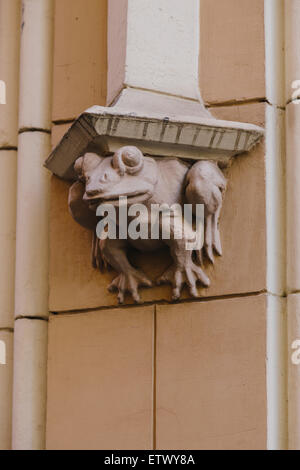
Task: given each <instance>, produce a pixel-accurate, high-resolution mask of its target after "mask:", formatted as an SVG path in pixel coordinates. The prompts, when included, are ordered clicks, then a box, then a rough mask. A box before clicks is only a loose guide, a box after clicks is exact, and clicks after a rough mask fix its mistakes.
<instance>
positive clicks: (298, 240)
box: [285, 0, 300, 450]
mask: <svg viewBox="0 0 300 470" xmlns="http://www.w3.org/2000/svg"><path fill="white" fill-rule="evenodd" d="M285 9H286V11H285V24H286V27H285V32H286V103H287V106H286V110H287V119H286V134H287V247H288V249H287V287H288V351H289V353H288V355H289V357H288V412H289V413H288V416H289V429H288V435H289V449H290V450H300V205H299V187H300V50H299V42H300V30H299V25H300V3H299V1H298V0H286V1H285Z"/></svg>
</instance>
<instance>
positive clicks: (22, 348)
mask: <svg viewBox="0 0 300 470" xmlns="http://www.w3.org/2000/svg"><path fill="white" fill-rule="evenodd" d="M53 10H54V1H53V0H23V1H22V24H21V49H20V98H19V108H20V110H19V141H18V183H17V228H16V233H17V236H16V274H15V334H14V380H13V431H12V436H13V438H12V443H13V444H12V445H13V449H18V450H19V449H25V450H31V449H33V450H38V449H43V448H44V446H45V418H46V366H47V329H48V328H47V326H48V324H47V321H48V233H49V230H48V214H49V174H48V172H47V170H45V169H44V168H43V163H44V160H45V158H46V157H47V155H48V154H49V151H50V131H51V101H52V60H53Z"/></svg>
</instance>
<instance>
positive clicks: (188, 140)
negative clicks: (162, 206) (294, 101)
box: [45, 89, 264, 179]
mask: <svg viewBox="0 0 300 470" xmlns="http://www.w3.org/2000/svg"><path fill="white" fill-rule="evenodd" d="M263 134H264V130H263V129H262V128H261V127H258V126H255V125H253V124H246V123H240V122H231V121H222V120H220V119H214V118H213V117H212V115H211V114H210V113H209V111H208V110H207V109H205V107H204V106H203V104H202V103H199V102H194V101H192V100H184V99H179V98H174V97H168V96H163V95H159V94H156V93H152V92H146V91H143V92H141V91H138V90H133V89H126V90H124V91H123V92H122V94H121V96H120V98H119V100H118V102H117V104H116V105H115V106H112V107H107V108H105V107H101V106H93V107H92V108H89V109H88V110H86V111H85V112H84V113H83V114H81V116H79V118H78V119H77V120H76V121H75V122H74V124H73V125H72V126H71V128H70V129H69V131H68V132H67V133H66V135H65V136H64V137H63V138H62V140H61V142H60V143H59V144H58V145H57V147H56V148H55V149H54V150H53V152H52V153H51V155H50V156H49V158H48V159H47V161H46V164H45V165H46V167H47V168H48V169H49V170H50V171H52V173H54V174H56V175H57V176H59V177H61V178H64V179H73V178H74V172H73V164H74V162H75V160H76V159H77V158H78V157H79V156H80V155H82V154H83V153H84V152H85V151H87V150H94V149H96V150H97V149H98V151H100V152H101V153H102V154H106V155H109V154H111V153H114V152H115V151H116V150H117V149H118V148H119V147H121V146H124V145H136V146H138V147H139V148H140V150H141V151H142V152H143V153H146V154H149V155H152V156H160V157H161V156H172V157H179V158H185V159H191V160H199V159H210V160H215V161H219V162H226V161H228V160H229V159H230V158H231V157H233V156H236V155H239V154H241V153H243V152H248V151H249V150H251V148H252V147H253V146H254V145H256V144H257V143H258V142H259V140H260V139H261V138H262V136H263Z"/></svg>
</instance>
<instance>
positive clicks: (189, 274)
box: [157, 236, 210, 300]
mask: <svg viewBox="0 0 300 470" xmlns="http://www.w3.org/2000/svg"><path fill="white" fill-rule="evenodd" d="M188 242H189V240H188V239H187V238H185V237H184V236H183V237H182V238H181V239H179V240H177V239H175V238H174V236H171V239H170V240H165V243H166V244H167V245H169V247H170V252H171V255H172V258H173V264H172V265H171V266H170V267H169V268H168V269H167V270H166V271H165V272H164V274H163V275H162V276H161V277H160V278H159V279H158V281H157V282H158V284H164V283H171V284H172V286H173V294H172V299H173V300H178V299H179V298H180V294H181V291H182V288H183V286H184V284H187V286H188V288H189V291H190V294H191V295H192V296H193V297H198V291H197V282H198V281H199V282H200V283H201V284H202V285H203V286H205V287H209V285H210V280H209V278H208V277H207V276H206V274H205V272H204V271H203V269H202V268H201V267H200V266H197V265H196V264H195V263H194V262H193V258H192V253H193V251H192V250H188V249H187V244H188Z"/></svg>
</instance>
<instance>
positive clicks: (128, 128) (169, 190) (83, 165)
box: [45, 89, 264, 302]
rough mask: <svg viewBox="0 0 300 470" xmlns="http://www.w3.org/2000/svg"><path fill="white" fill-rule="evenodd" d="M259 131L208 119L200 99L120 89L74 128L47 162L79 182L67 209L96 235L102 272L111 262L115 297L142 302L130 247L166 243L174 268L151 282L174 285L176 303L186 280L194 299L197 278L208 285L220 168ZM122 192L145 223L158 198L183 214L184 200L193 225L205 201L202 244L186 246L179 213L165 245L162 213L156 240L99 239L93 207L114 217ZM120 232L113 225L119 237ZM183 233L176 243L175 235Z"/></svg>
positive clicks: (96, 262) (216, 237) (215, 248)
mask: <svg viewBox="0 0 300 470" xmlns="http://www.w3.org/2000/svg"><path fill="white" fill-rule="evenodd" d="M161 110H163V112H162V111H161ZM263 132H264V131H263V129H262V128H260V127H258V126H254V125H251V124H244V123H238V122H230V121H221V120H217V119H214V118H213V117H212V116H211V114H210V113H209V111H208V110H207V109H206V108H205V107H204V105H203V104H202V103H201V102H195V101H192V100H183V99H178V98H174V97H169V96H162V95H159V94H156V93H151V92H145V91H138V90H132V89H129V90H128V89H127V90H124V91H123V92H122V94H121V96H120V98H119V100H118V103H117V104H116V105H115V106H113V107H110V108H104V107H100V106H93V107H92V108H90V109H88V110H87V111H85V112H84V113H83V114H82V115H81V116H80V117H79V118H78V119H77V120H76V121H75V122H74V124H73V125H72V126H71V128H70V130H69V131H68V132H67V133H66V134H65V136H64V137H63V138H62V140H61V142H60V143H59V144H58V146H57V147H56V148H55V149H54V151H53V152H52V154H51V155H50V156H49V158H48V159H47V161H46V164H45V165H46V167H47V168H48V169H49V170H51V171H52V172H53V173H54V174H56V175H57V176H59V177H61V178H64V179H69V180H72V181H75V182H74V183H73V185H72V186H71V188H70V192H69V208H70V212H71V214H72V216H73V218H74V219H75V220H76V221H77V222H78V223H79V224H80V225H82V226H83V227H85V228H88V229H90V230H92V231H93V233H94V237H93V245H92V259H93V266H94V267H97V268H100V269H103V267H105V266H106V265H107V264H109V265H111V266H112V267H113V268H114V269H115V271H116V272H117V273H118V275H117V277H116V278H115V280H114V281H113V282H112V284H111V286H110V287H109V288H110V290H116V291H117V292H118V299H119V301H120V302H123V301H124V295H125V293H126V292H130V293H131V295H132V297H133V299H134V300H135V301H136V302H139V301H140V297H139V293H138V289H139V287H140V286H148V287H150V286H151V285H152V281H151V280H150V279H148V278H147V277H146V275H145V274H144V273H143V272H142V271H138V270H136V269H135V268H133V266H132V265H131V264H130V262H129V260H128V258H127V254H126V253H127V248H128V247H129V246H133V247H135V248H136V249H138V250H140V251H154V250H156V249H158V248H160V247H161V246H163V245H167V246H168V247H169V249H170V253H171V255H172V258H173V263H172V265H171V266H170V267H169V268H168V269H167V271H166V272H165V273H164V274H163V275H162V276H161V277H160V278H159V279H158V280H157V282H159V283H164V282H167V283H171V284H172V286H173V295H172V298H173V300H177V299H178V298H179V297H180V295H181V291H182V288H183V285H184V284H187V285H188V288H189V291H190V294H191V296H193V297H197V296H198V293H197V288H196V284H197V282H198V281H199V282H200V283H201V284H202V285H204V286H206V287H208V286H209V284H210V281H209V279H208V277H207V276H206V274H205V272H204V267H205V259H206V260H207V262H209V263H214V254H216V255H221V254H222V248H221V238H220V234H219V216H220V212H221V207H222V203H223V197H224V193H225V189H226V179H225V177H224V175H223V173H222V171H221V169H220V167H222V166H224V165H225V164H226V163H228V161H229V160H230V159H231V158H232V157H234V156H236V155H239V154H241V153H243V152H246V151H249V150H250V149H251V148H252V147H253V146H254V145H255V144H257V143H258V142H259V140H260V139H261V138H262V136H263ZM166 157H167V158H166ZM221 164H222V165H221ZM120 196H122V197H125V196H126V198H127V199H126V201H127V202H128V209H129V208H130V207H132V206H133V205H134V204H136V203H138V204H140V203H143V204H144V206H145V207H146V209H147V211H148V212H147V214H148V215H147V217H146V219H144V224H145V225H146V226H147V227H148V226H149V225H150V218H151V217H150V215H149V214H150V213H151V208H152V207H153V205H157V204H161V203H162V202H163V203H167V204H168V205H169V206H173V205H177V206H179V208H183V207H184V205H185V204H188V205H190V207H192V212H193V217H194V222H195V215H197V206H199V205H201V206H202V207H203V208H204V227H205V228H204V244H203V246H202V245H201V247H199V248H194V249H192V250H191V249H188V248H187V246H188V245H187V243H188V242H189V241H190V240H191V237H192V232H189V231H187V232H184V231H183V230H182V226H183V225H184V223H182V220H183V219H182V214H183V213H184V211H182V212H181V215H180V216H179V218H178V217H175V216H174V217H172V218H171V226H170V237H169V238H167V239H166V238H164V237H163V236H162V234H163V216H162V218H159V219H158V220H159V222H158V224H159V232H158V233H159V237H158V239H154V238H151V236H150V237H149V238H147V239H135V238H133V237H132V236H130V235H129V236H127V239H124V238H122V237H120V236H117V237H116V238H114V239H112V238H109V237H108V238H107V239H101V237H100V236H99V233H98V231H97V230H96V226H97V223H98V221H99V219H97V217H96V210H97V208H98V207H99V206H101V204H103V203H105V204H110V205H111V206H113V207H114V208H118V210H119V211H120V207H121V206H120V204H122V203H121V202H120V199H119V198H120ZM126 210H127V209H126ZM149 210H150V212H149ZM98 215H99V214H98ZM102 216H103V214H102ZM127 223H128V221H127V222H126V225H127ZM179 226H180V229H179ZM190 227H191V225H190ZM123 229H124V227H123ZM119 230H120V224H118V222H117V233H118V234H119ZM126 230H127V226H126ZM179 230H181V234H182V237H181V238H180V237H179V238H177V236H176V235H175V234H176V233H177V234H178V231H179ZM96 233H97V235H98V237H97V236H96Z"/></svg>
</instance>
